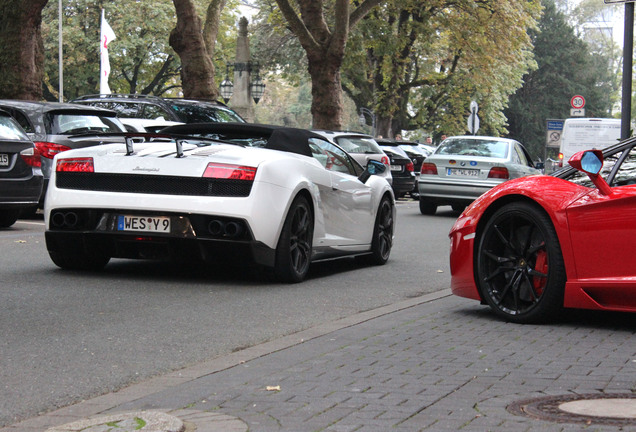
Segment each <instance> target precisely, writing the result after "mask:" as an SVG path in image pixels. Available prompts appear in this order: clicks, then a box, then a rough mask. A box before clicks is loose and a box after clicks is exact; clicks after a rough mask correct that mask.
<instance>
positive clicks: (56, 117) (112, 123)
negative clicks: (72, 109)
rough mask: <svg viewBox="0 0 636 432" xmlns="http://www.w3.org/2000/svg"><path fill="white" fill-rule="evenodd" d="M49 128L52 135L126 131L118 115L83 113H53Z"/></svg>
mask: <svg viewBox="0 0 636 432" xmlns="http://www.w3.org/2000/svg"><path fill="white" fill-rule="evenodd" d="M47 129H49V130H48V133H50V134H52V135H74V134H84V133H94V132H97V133H117V132H126V128H125V127H124V125H123V124H121V122H120V121H119V119H117V118H116V117H108V116H100V115H92V114H81V113H77V114H75V113H72V114H53V115H52V116H51V119H50V122H49V125H48V128H47Z"/></svg>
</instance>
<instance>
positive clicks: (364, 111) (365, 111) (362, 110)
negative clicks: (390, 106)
mask: <svg viewBox="0 0 636 432" xmlns="http://www.w3.org/2000/svg"><path fill="white" fill-rule="evenodd" d="M365 114H366V115H368V116H369V117H371V135H372V136H374V137H375V113H374V112H373V111H371V110H370V109H369V108H364V107H360V117H359V118H358V121H359V122H360V126H365V125H366V124H367V119H366V118H365V117H364V115H365Z"/></svg>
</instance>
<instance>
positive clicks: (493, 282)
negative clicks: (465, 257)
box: [476, 202, 566, 323]
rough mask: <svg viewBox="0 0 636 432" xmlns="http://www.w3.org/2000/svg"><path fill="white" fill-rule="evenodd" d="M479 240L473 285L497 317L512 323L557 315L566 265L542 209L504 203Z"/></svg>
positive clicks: (544, 320) (555, 236) (559, 309)
mask: <svg viewBox="0 0 636 432" xmlns="http://www.w3.org/2000/svg"><path fill="white" fill-rule="evenodd" d="M477 241H478V243H477V244H478V249H477V253H476V279H477V283H478V285H479V289H480V291H481V294H482V296H483V298H484V300H485V301H486V302H487V303H488V305H489V306H490V307H491V308H492V310H493V311H494V312H495V313H496V314H497V315H499V316H500V317H503V318H505V319H506V320H508V321H512V322H516V323H538V322H546V321H549V320H552V319H554V318H555V317H557V316H558V314H559V312H560V311H561V309H562V308H563V295H564V289H565V281H566V274H565V265H564V263H563V255H562V254H561V247H560V245H559V239H558V237H557V235H556V231H555V230H554V226H553V225H552V221H551V220H550V218H549V217H548V216H547V215H546V214H545V213H544V212H543V211H542V210H541V209H539V208H538V207H536V206H534V205H532V204H530V203H524V202H516V203H511V204H508V205H506V206H504V207H502V208H500V209H499V210H497V211H496V212H495V214H494V215H493V216H492V217H491V218H490V220H489V221H488V222H487V223H486V225H485V227H484V229H483V231H482V232H481V234H480V235H479V238H478V240H477Z"/></svg>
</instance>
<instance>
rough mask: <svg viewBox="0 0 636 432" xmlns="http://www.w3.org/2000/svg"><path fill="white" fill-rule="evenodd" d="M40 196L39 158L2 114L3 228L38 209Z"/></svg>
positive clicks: (0, 197) (0, 206)
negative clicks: (26, 211) (25, 213)
mask: <svg viewBox="0 0 636 432" xmlns="http://www.w3.org/2000/svg"><path fill="white" fill-rule="evenodd" d="M41 192H42V170H41V169H40V155H39V154H38V152H37V150H36V148H35V145H33V141H31V140H30V139H29V137H28V136H27V134H26V133H25V132H24V130H23V129H22V128H21V127H20V126H19V125H18V123H17V122H16V121H15V120H14V119H13V118H12V117H11V115H10V114H9V113H8V112H6V111H2V110H0V228H7V227H10V226H11V225H13V224H14V223H15V221H16V220H17V219H18V217H19V216H20V213H21V212H22V211H24V210H30V209H32V208H35V207H36V206H37V203H38V199H39V198H40V194H41Z"/></svg>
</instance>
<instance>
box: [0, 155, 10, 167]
mask: <svg viewBox="0 0 636 432" xmlns="http://www.w3.org/2000/svg"><path fill="white" fill-rule="evenodd" d="M5 166H9V155H8V154H6V153H0V167H5Z"/></svg>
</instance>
